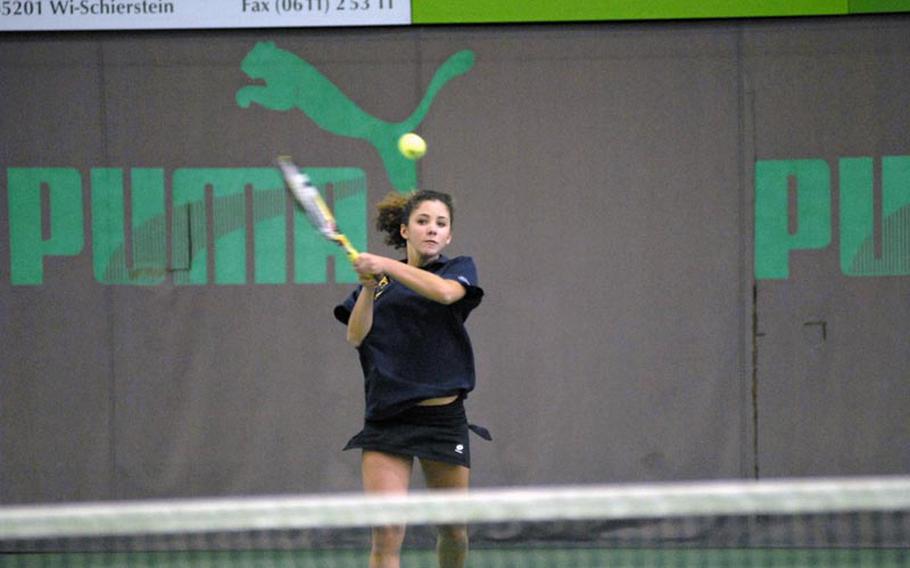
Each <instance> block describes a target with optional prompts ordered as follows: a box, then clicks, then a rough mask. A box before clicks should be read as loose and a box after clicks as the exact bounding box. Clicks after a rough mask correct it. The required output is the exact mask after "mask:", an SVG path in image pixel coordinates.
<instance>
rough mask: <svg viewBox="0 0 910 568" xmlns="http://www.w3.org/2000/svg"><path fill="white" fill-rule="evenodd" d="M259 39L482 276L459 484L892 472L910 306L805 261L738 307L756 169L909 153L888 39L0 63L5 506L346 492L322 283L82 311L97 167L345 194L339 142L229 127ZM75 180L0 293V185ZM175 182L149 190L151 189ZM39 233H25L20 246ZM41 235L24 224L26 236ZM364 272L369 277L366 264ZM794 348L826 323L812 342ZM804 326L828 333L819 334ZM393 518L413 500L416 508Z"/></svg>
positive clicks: (27, 38)
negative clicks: (308, 181) (55, 174)
mask: <svg viewBox="0 0 910 568" xmlns="http://www.w3.org/2000/svg"><path fill="white" fill-rule="evenodd" d="M258 41H274V42H276V44H277V45H278V46H279V47H281V48H283V49H285V50H288V51H290V52H293V53H295V54H297V55H298V56H299V57H301V58H302V59H305V60H306V61H308V62H310V63H311V64H312V65H313V66H315V67H316V68H317V69H319V70H320V72H322V73H323V74H324V75H326V76H327V77H328V78H330V79H331V80H332V81H333V82H334V83H335V84H336V85H338V86H339V88H341V90H342V91H344V92H345V93H346V94H347V95H348V96H349V97H350V98H351V99H353V100H354V101H356V102H357V104H359V105H360V106H361V107H362V108H363V109H364V110H366V111H368V112H369V113H371V114H373V115H375V116H379V117H382V118H384V119H386V120H402V119H403V118H404V117H405V116H407V115H408V114H409V113H410V112H411V111H412V110H413V108H414V107H415V106H416V105H417V102H418V101H419V99H420V97H421V96H422V95H423V93H424V91H425V89H426V87H427V84H428V82H429V80H430V79H431V77H432V75H433V73H434V71H435V70H436V69H437V68H438V67H439V66H440V65H441V64H442V62H443V61H444V60H445V59H446V58H447V57H449V56H450V55H451V54H453V53H455V52H457V51H460V50H464V49H468V50H471V51H473V52H474V53H475V56H476V62H475V64H474V67H473V68H472V69H471V70H470V71H469V72H468V73H466V74H465V75H463V76H461V77H457V78H455V79H454V80H452V81H451V82H450V83H449V84H448V85H446V86H445V87H444V88H443V89H442V90H441V91H440V92H439V94H438V96H437V97H436V99H435V102H434V103H433V106H432V108H431V110H430V112H429V114H428V115H427V117H426V118H425V120H424V121H423V123H422V124H421V126H420V129H419V131H420V133H421V134H422V135H424V137H425V138H426V139H427V140H428V142H429V147H430V150H429V153H428V155H427V157H426V158H425V159H424V160H423V161H421V162H420V164H419V172H418V174H419V178H418V179H419V182H420V185H421V186H423V187H426V188H434V189H441V190H445V191H450V192H452V193H453V194H455V196H456V200H457V205H458V210H457V218H456V221H455V241H454V243H453V245H452V249H451V252H452V253H453V254H470V255H473V256H474V257H475V259H476V261H477V264H478V267H479V271H480V277H481V283H482V284H483V286H484V287H485V289H486V291H487V296H486V298H485V300H484V303H483V304H482V305H481V307H480V308H479V309H478V310H477V311H476V312H475V313H474V314H473V315H472V316H471V319H470V320H469V328H470V331H471V333H472V337H473V339H474V343H475V350H476V357H477V368H478V384H479V386H478V388H477V390H476V391H475V393H474V394H473V395H472V396H471V397H470V399H469V412H470V415H471V417H472V419H473V420H474V421H476V422H478V423H481V424H485V425H487V426H488V427H489V428H490V429H491V430H492V432H493V434H494V442H493V443H484V442H482V441H480V440H479V439H478V438H475V439H474V440H475V441H474V469H473V482H474V484H475V485H477V486H506V485H528V484H557V483H560V484H561V483H600V482H626V481H651V480H683V479H717V478H744V477H745V478H748V477H754V476H756V475H757V476H760V477H777V476H807V475H851V474H891V473H901V472H904V473H905V472H907V470H908V468H910V420H908V418H907V411H906V408H907V403H908V402H910V380H908V378H910V377H908V374H910V372H908V371H910V355H908V350H907V337H908V331H910V307H908V306H910V303H908V301H907V298H908V293H910V275H905V276H901V275H895V276H888V277H865V278H857V277H847V276H844V275H843V274H842V273H841V270H840V266H839V264H838V251H837V236H836V235H837V228H838V227H837V219H836V215H835V218H834V220H833V229H834V233H833V234H834V237H833V240H832V244H831V246H829V247H827V248H825V249H821V250H815V251H805V252H799V253H795V254H793V255H792V257H791V260H790V270H791V272H790V276H789V278H787V279H780V280H756V279H755V277H754V273H753V268H752V266H753V256H754V252H753V222H754V213H753V200H754V173H755V164H756V161H757V160H785V159H801V158H818V159H822V160H825V161H826V162H827V163H828V164H830V166H831V170H832V195H833V204H834V211H835V213H836V211H837V206H838V197H837V196H838V193H837V174H836V172H837V168H836V164H837V160H838V159H839V158H840V157H845V156H870V157H881V156H889V155H907V154H910V142H908V138H907V129H908V125H910V110H908V108H910V107H908V102H910V98H908V94H907V93H908V92H910V19H908V18H906V17H896V16H887V17H862V18H838V19H793V20H789V19H780V20H762V21H715V22H686V23H673V24H670V23H639V24H622V25H616V24H602V25H596V24H591V25H558V26H557V25H553V26H508V27H496V26H489V27H434V28H400V29H399V28H388V29H361V30H264V31H256V32H254V31H231V32H227V31H226V32H180V33H158V32H155V33H122V34H121V33H99V34H84V33H68V34H27V35H26V34H6V35H0V191H2V194H0V337H2V343H0V500H2V502H5V503H15V502H33V501H62V500H66V501H72V500H89V499H125V498H144V497H164V496H167V497H170V496H204V495H205V496H207V495H233V494H261V493H270V494H272V493H323V492H334V491H357V490H359V488H360V481H359V479H360V478H359V455H357V454H356V453H351V452H348V453H342V452H341V451H340V448H341V447H342V446H343V444H344V443H345V441H346V440H347V438H348V437H349V436H350V435H352V434H353V433H354V432H355V431H356V430H357V429H358V428H359V425H360V422H361V412H362V407H363V403H362V400H361V396H362V382H361V377H360V371H359V366H358V364H357V360H356V356H355V353H354V351H353V350H352V349H350V348H349V347H348V345H347V344H346V343H345V341H344V332H343V329H342V327H341V326H340V325H339V324H337V323H336V322H335V321H334V320H333V318H332V315H331V309H332V307H333V306H334V305H335V303H336V302H338V301H340V300H341V299H342V298H343V297H344V296H345V295H346V294H347V293H349V291H350V289H351V285H349V284H344V283H335V282H334V280H332V279H331V274H332V271H331V270H330V272H329V274H330V280H329V283H327V284H307V285H303V284H284V285H280V284H279V285H261V284H255V285H254V284H249V285H230V286H217V285H203V286H178V285H175V284H174V283H173V282H172V281H171V280H170V278H169V279H168V280H167V281H166V282H165V283H163V284H161V285H158V286H145V287H142V286H114V285H105V284H100V283H98V282H96V281H95V279H94V277H93V274H92V259H91V252H90V251H91V242H92V235H91V231H90V228H89V227H90V223H89V219H90V218H91V217H90V215H91V211H90V202H91V200H90V191H91V188H90V183H89V180H90V172H91V170H92V169H93V168H101V167H118V168H125V169H126V170H127V171H128V170H129V168H134V167H135V168H138V167H152V168H163V169H164V171H165V172H166V177H168V178H170V175H171V174H172V173H173V171H174V170H176V169H178V168H186V167H199V168H203V167H206V168H208V167H224V168H235V167H236V168H253V167H264V166H268V165H269V164H270V163H271V161H272V159H273V158H274V156H275V155H276V154H277V153H279V152H286V151H290V152H292V153H293V154H294V155H295V156H297V157H298V158H299V160H300V161H301V162H302V163H303V164H304V165H307V166H325V167H357V168H362V169H363V170H364V171H365V172H366V174H367V177H368V180H369V182H368V183H369V189H368V202H369V207H370V210H372V207H373V205H374V204H375V203H376V202H377V201H378V200H379V199H380V198H381V197H382V196H383V195H384V194H385V193H387V192H388V191H389V190H390V189H391V186H390V184H389V181H388V178H387V177H386V175H385V170H384V167H383V164H382V162H381V160H380V159H379V157H378V155H377V154H376V152H375V151H373V150H372V149H371V148H370V147H369V146H368V145H367V144H365V143H364V142H363V141H360V140H355V139H351V138H343V137H339V136H335V135H333V134H331V133H329V132H326V131H324V130H322V129H320V128H319V126H317V125H316V124H315V123H314V122H313V121H312V120H310V119H309V118H308V117H307V116H305V115H304V114H303V113H301V112H299V111H289V112H275V111H272V110H268V109H265V108H262V107H259V106H253V107H251V108H248V109H242V108H240V107H239V106H238V105H237V103H236V101H235V99H234V95H235V93H236V91H237V90H238V89H239V88H241V87H243V86H245V85H248V84H251V81H250V79H249V78H248V77H246V76H245V75H244V73H243V72H242V71H241V69H240V62H241V61H242V60H243V58H244V56H245V55H246V54H247V53H248V52H249V51H250V49H252V47H253V46H254V45H255V44H256V42H258ZM17 167H66V168H75V169H76V170H78V171H79V173H80V174H81V176H82V181H83V186H82V192H83V198H84V199H83V202H84V209H85V215H86V222H85V248H84V250H83V252H82V253H81V254H79V255H76V256H69V257H59V258H51V259H48V260H47V262H46V263H45V276H44V282H43V284H42V285H40V286H21V285H14V284H13V283H12V282H11V281H10V253H9V247H8V246H7V245H8V242H9V220H8V218H9V215H8V213H9V211H8V199H7V193H8V192H7V184H8V175H7V174H8V169H9V168H17ZM168 183H170V182H168ZM45 215H46V216H47V215H48V214H47V213H46V214H45ZM45 223H47V219H45ZM369 247H370V249H371V250H373V251H377V252H383V251H384V252H388V253H391V251H389V250H388V249H387V248H385V247H384V245H383V244H382V243H381V240H380V238H379V237H378V236H377V235H376V234H375V233H372V232H371V235H370V240H369ZM818 322H824V323H825V325H824V326H822V325H821V324H820V323H818ZM822 327H824V333H822ZM415 486H417V487H420V486H421V482H420V480H419V479H417V478H416V476H415Z"/></svg>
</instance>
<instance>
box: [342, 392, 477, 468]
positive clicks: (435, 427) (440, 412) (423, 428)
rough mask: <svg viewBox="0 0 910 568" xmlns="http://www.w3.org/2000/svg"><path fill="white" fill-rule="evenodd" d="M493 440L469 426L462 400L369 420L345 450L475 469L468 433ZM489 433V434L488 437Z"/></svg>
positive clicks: (412, 408)
mask: <svg viewBox="0 0 910 568" xmlns="http://www.w3.org/2000/svg"><path fill="white" fill-rule="evenodd" d="M469 429H470V430H473V431H475V432H477V433H478V435H480V436H483V437H484V438H487V439H489V433H487V432H486V430H485V429H483V428H481V427H478V426H474V425H473V424H472V425H470V426H469V425H468V420H467V417H466V415H465V410H464V401H463V399H462V398H458V399H457V400H455V401H453V402H451V403H449V404H443V405H438V406H412V407H411V408H409V409H407V410H405V411H404V412H402V413H400V414H396V415H395V416H392V417H391V418H387V419H384V420H366V421H365V422H364V425H363V430H361V431H360V432H359V433H358V434H357V435H356V436H354V437H353V438H351V439H350V440H349V441H348V443H347V445H346V446H345V447H344V449H345V450H351V449H354V448H360V449H363V450H377V451H380V452H387V453H390V454H399V455H404V456H411V457H416V458H421V459H429V460H435V461H441V462H445V463H451V464H455V465H462V466H464V467H471V444H470V440H469V439H468V432H469ZM484 434H486V435H484Z"/></svg>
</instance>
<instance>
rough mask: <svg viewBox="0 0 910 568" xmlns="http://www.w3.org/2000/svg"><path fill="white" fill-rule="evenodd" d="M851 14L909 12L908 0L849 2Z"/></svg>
mask: <svg viewBox="0 0 910 568" xmlns="http://www.w3.org/2000/svg"><path fill="white" fill-rule="evenodd" d="M848 4H849V5H850V13H851V14H876V13H880V14H887V13H889V12H910V0H849V2H848Z"/></svg>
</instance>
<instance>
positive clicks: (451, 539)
mask: <svg viewBox="0 0 910 568" xmlns="http://www.w3.org/2000/svg"><path fill="white" fill-rule="evenodd" d="M436 530H437V533H438V535H439V539H440V540H441V541H443V542H444V543H446V544H447V545H448V546H451V547H456V548H463V547H466V546H467V545H468V527H467V526H466V525H441V526H439V527H437V528H436Z"/></svg>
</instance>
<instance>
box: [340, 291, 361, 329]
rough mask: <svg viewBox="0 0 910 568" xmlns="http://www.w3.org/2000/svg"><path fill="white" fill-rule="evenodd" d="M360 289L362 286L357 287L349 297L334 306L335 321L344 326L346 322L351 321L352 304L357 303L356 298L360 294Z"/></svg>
mask: <svg viewBox="0 0 910 568" xmlns="http://www.w3.org/2000/svg"><path fill="white" fill-rule="evenodd" d="M361 288H362V286H358V287H357V289H356V290H354V291H353V292H351V295H350V296H348V297H347V298H345V300H344V301H343V302H341V303H340V304H338V305H337V306H335V311H334V313H335V319H337V320H338V321H340V322H341V323H343V324H344V325H348V320H349V319H351V312H352V311H354V304H355V303H356V302H357V296H358V295H359V294H360V289H361Z"/></svg>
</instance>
